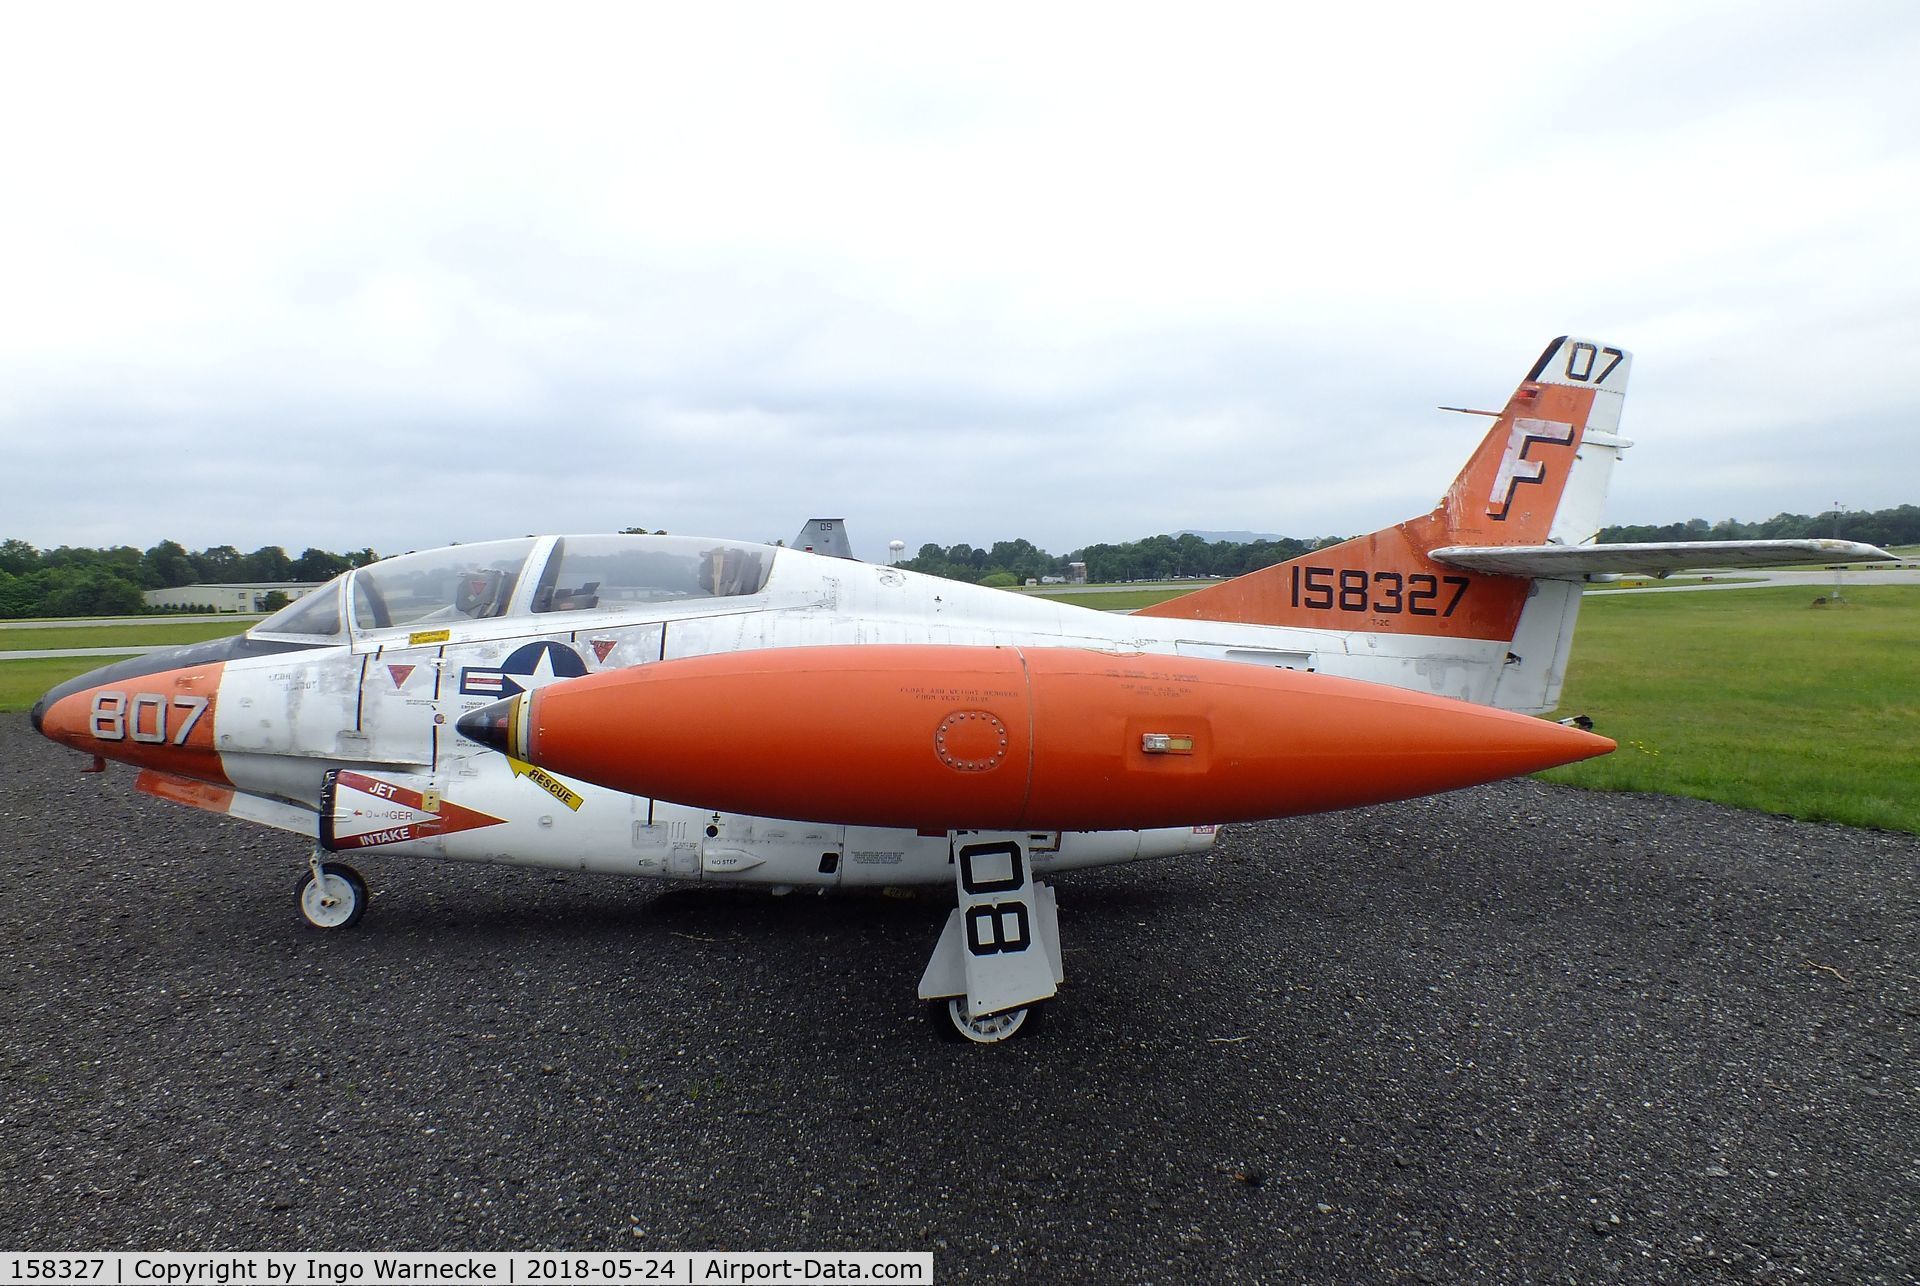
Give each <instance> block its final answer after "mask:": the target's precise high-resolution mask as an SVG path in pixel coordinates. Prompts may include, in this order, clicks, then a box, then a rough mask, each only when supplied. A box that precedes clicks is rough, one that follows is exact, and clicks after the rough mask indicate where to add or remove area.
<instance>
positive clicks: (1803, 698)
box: [1542, 585, 1920, 833]
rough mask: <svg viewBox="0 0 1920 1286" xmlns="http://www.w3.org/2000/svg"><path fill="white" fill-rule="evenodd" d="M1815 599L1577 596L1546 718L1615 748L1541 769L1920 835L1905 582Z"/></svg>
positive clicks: (1556, 776)
mask: <svg viewBox="0 0 1920 1286" xmlns="http://www.w3.org/2000/svg"><path fill="white" fill-rule="evenodd" d="M1815 596H1816V595H1815V592H1814V591H1813V590H1812V589H1810V588H1808V587H1805V586H1799V587H1794V588H1780V589H1753V590H1742V591H1741V592H1739V593H1737V594H1635V595H1621V596H1618V597H1613V598H1605V597H1602V598H1598V599H1593V600H1589V601H1588V602H1586V603H1585V604H1584V605H1583V606H1582V609H1581V613H1580V626H1579V631H1578V633H1577V634H1576V635H1575V638H1574V647H1573V662H1572V667H1571V672H1570V675H1569V678H1568V683H1567V690H1566V694H1565V699H1564V700H1563V701H1562V702H1561V713H1562V714H1563V715H1564V714H1572V713H1576V712H1577V713H1582V714H1588V715H1591V716H1592V717H1593V719H1594V723H1595V729H1596V731H1598V732H1601V733H1604V734H1605V735H1607V736H1609V737H1612V738H1613V739H1614V740H1615V741H1617V742H1619V743H1620V749H1618V750H1616V751H1615V752H1614V753H1613V754H1611V755H1608V756H1606V757H1605V758H1603V759H1595V760H1590V761H1588V762H1587V763H1584V764H1576V765H1574V766H1572V767H1569V768H1556V769H1554V770H1552V771H1551V772H1548V773H1545V774H1542V775H1543V776H1544V777H1545V778H1546V779H1547V780H1548V781H1556V782H1565V783H1568V784H1571V785H1576V786H1585V787H1589V788H1594V789H1600V790H1631V791H1654V792H1660V793H1664V794H1670V795H1690V796H1693V797H1695V798H1698V799H1711V800H1716V801H1718V802H1720V803H1724V804H1732V805H1735V806H1736V807H1740V808H1756V809H1761V810H1763V811H1766V812H1770V813H1782V814H1785V815H1788V816H1792V817H1800V818H1806V819H1809V820H1815V821H1837V822H1846V823H1848V824H1850V825H1854V826H1878V827H1884V828H1887V829H1890V830H1903V831H1913V832H1916V833H1920V643H1917V642H1916V640H1920V589H1916V588H1914V587H1912V586H1895V585H1887V586H1862V587H1859V588H1854V587H1851V586H1850V587H1849V588H1848V589H1847V591H1846V598H1847V603H1846V605H1845V606H1841V607H1825V608H1816V607H1813V606H1811V604H1812V602H1813V599H1814V597H1815Z"/></svg>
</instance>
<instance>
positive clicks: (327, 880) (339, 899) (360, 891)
mask: <svg viewBox="0 0 1920 1286" xmlns="http://www.w3.org/2000/svg"><path fill="white" fill-rule="evenodd" d="M293 893H294V897H295V898H296V899H297V900H298V901H299V904H300V914H301V915H303V916H305V917H306V920H307V923H308V924H311V925H312V926H313V927H314V928H316V929H351V928H352V927H353V926H354V925H356V924H358V923H360V917H361V916H363V915H365V914H366V913H367V882H366V881H365V880H363V879H361V878H360V872H358V871H356V870H354V869H353V868H352V867H351V866H348V865H347V864H346V863H345V862H324V863H323V862H322V861H321V860H320V853H319V851H318V850H315V852H314V854H313V856H312V857H311V858H310V859H308V862H307V871H306V874H304V875H302V876H301V877H300V883H299V884H298V885H297V886H295V888H294V890H293Z"/></svg>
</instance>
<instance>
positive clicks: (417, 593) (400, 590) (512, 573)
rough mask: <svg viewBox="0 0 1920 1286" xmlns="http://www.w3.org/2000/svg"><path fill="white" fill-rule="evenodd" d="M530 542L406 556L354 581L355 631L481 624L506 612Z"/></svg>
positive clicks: (377, 566)
mask: <svg viewBox="0 0 1920 1286" xmlns="http://www.w3.org/2000/svg"><path fill="white" fill-rule="evenodd" d="M533 546H534V541H533V539H532V538H531V537H528V538H525V539H522V540H492V541H487V542H486V543H484V544H479V545H455V546H453V547H452V548H450V549H430V550H427V551H426V552H424V553H419V554H404V555H402V556H401V557H399V558H389V559H386V560H384V561H382V562H378V563H374V564H373V565H371V566H369V567H362V568H361V569H360V570H359V571H357V572H355V573H354V576H353V626H354V628H355V629H357V630H384V629H391V628H397V627H400V626H410V625H428V624H434V623H437V622H442V621H446V622H452V621H463V620H485V619H487V618H488V617H491V616H499V615H500V614H502V613H503V612H505V611H506V610H507V603H508V602H509V601H510V600H511V599H512V598H513V587H514V586H515V585H516V584H518V583H519V580H520V568H521V566H522V565H523V564H525V562H526V561H527V555H528V554H529V553H531V552H532V551H533Z"/></svg>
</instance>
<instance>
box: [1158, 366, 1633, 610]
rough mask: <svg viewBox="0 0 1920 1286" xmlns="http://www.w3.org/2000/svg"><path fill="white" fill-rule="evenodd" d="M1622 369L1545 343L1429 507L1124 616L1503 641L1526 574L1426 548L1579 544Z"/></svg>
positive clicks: (1601, 470)
mask: <svg viewBox="0 0 1920 1286" xmlns="http://www.w3.org/2000/svg"><path fill="white" fill-rule="evenodd" d="M1631 366H1632V359H1631V358H1630V357H1629V356H1628V355H1627V354H1626V353H1625V352H1624V351H1622V350H1621V349H1619V348H1615V347H1611V346H1608V345H1603V344H1597V343H1594V342H1591V341H1588V340H1576V339H1569V338H1567V337H1565V336H1563V337H1561V338H1559V339H1556V340H1554V341H1553V343H1551V344H1549V345H1547V348H1546V351H1545V352H1543V353H1542V354H1541V355H1540V360H1539V361H1537V362H1535V363H1534V365H1533V369H1532V370H1531V371H1529V372H1528V373H1527V377H1526V378H1525V379H1523V380H1522V381H1521V382H1520V386H1519V387H1518V388H1516V389H1515V390H1514V392H1513V396H1512V397H1510V398H1508V399H1507V405H1506V409H1505V410H1503V411H1502V412H1501V413H1500V415H1499V416H1498V418H1497V419H1496V420H1495V421H1494V425H1493V428H1492V429H1491V430H1490V431H1489V432H1488V433H1487V435H1486V437H1485V438H1483V439H1482V440H1481V442H1480V445H1479V447H1478V448H1477V449H1476V450H1475V451H1474V453H1473V455H1472V457H1471V458H1470V459H1469V460H1468V461H1467V463H1466V467H1465V468H1463V469H1461V471H1460V475H1459V476H1458V477H1456V478H1455V479H1454V480H1453V485H1452V486H1451V487H1449V488H1447V493H1446V495H1445V496H1443V497H1441V499H1440V502H1439V503H1438V504H1437V505H1435V506H1434V508H1433V511H1432V512H1431V513H1427V514H1422V515H1421V516H1420V517H1418V518H1410V519H1408V520H1407V521H1405V522H1402V523H1398V524H1396V525H1394V526H1392V527H1387V528H1383V529H1382V530H1380V531H1376V532H1374V533H1373V534H1372V535H1368V536H1360V537H1357V538H1355V539H1353V540H1349V541H1345V542H1343V543H1341V544H1338V545H1333V546H1329V547H1328V548H1326V549H1321V550H1316V551H1315V552H1313V553H1311V554H1306V555H1303V556H1301V557H1299V558H1295V559H1293V560H1291V561H1289V562H1284V563H1278V564H1276V565H1274V566H1272V567H1267V568H1263V569H1262V570H1260V571H1257V572H1251V573H1249V574H1247V575H1245V576H1240V577H1236V578H1235V579H1233V580H1230V581H1226V582H1223V583H1222V584H1219V585H1213V586H1209V587H1208V588H1206V589H1202V590H1197V591H1195V592H1194V593H1192V594H1187V595H1183V596H1182V597H1180V598H1175V599H1170V600H1168V601H1167V602H1164V603H1160V604H1158V605H1156V606H1153V607H1147V608H1142V609H1140V611H1139V612H1137V613H1136V615H1139V616H1164V617H1173V618H1176V619H1187V620H1213V621H1241V622H1245V623H1248V624H1253V625H1298V626H1308V627H1312V628H1317V629H1337V630H1366V631H1371V632H1374V633H1384V634H1416V635H1430V636H1438V637H1450V638H1478V639H1511V638H1512V637H1513V636H1514V633H1515V631H1516V630H1517V628H1518V627H1519V624H1520V613H1521V610H1522V608H1524V607H1525V606H1526V603H1527V598H1528V594H1529V590H1530V585H1531V582H1530V581H1528V580H1526V579H1525V578H1522V577H1517V576H1496V575H1489V574H1485V573H1477V572H1470V571H1465V570H1463V569H1461V568H1458V567H1449V566H1447V565H1445V564H1443V563H1439V562H1435V561H1434V560H1433V559H1431V558H1430V557H1428V554H1429V552H1430V551H1432V550H1435V549H1443V548H1446V547H1448V546H1462V545H1483V546H1484V545H1537V544H1545V543H1553V544H1569V545H1571V544H1581V543H1584V542H1586V541H1589V540H1591V539H1592V538H1593V535H1594V533H1595V532H1596V531H1597V530H1598V529H1599V522H1600V510H1601V506H1602V503H1603V502H1604V499H1605V493H1606V484H1607V479H1608V475H1609V473H1610V472H1611V466H1612V464H1613V462H1614V460H1615V459H1616V458H1617V455H1618V450H1617V448H1618V447H1620V446H1623V445H1625V444H1624V443H1623V442H1621V440H1620V439H1618V438H1617V437H1615V436H1614V430H1615V429H1617V428H1618V426H1619V421H1620V404H1621V402H1622V400H1623V397H1624V394H1625V390H1626V384H1627V374H1628V371H1629V370H1630V368H1631ZM1590 447H1591V448H1611V449H1605V450H1600V449H1592V450H1590V449H1589V448H1590Z"/></svg>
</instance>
